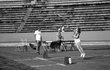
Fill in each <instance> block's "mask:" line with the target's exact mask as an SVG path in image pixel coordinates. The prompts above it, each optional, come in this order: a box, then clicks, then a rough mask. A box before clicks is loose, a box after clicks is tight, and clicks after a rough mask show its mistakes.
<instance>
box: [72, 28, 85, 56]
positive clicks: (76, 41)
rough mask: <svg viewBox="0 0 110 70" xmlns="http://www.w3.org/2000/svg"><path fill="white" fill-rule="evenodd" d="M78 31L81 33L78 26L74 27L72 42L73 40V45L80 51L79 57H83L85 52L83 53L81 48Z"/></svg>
mask: <svg viewBox="0 0 110 70" xmlns="http://www.w3.org/2000/svg"><path fill="white" fill-rule="evenodd" d="M80 33H81V30H80V28H79V27H77V28H76V29H75V32H74V42H75V45H76V47H77V49H78V50H79V52H80V53H81V55H80V57H82V58H84V57H85V53H84V50H83V48H82V47H81V41H80Z"/></svg>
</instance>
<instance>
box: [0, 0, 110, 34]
mask: <svg viewBox="0 0 110 70" xmlns="http://www.w3.org/2000/svg"><path fill="white" fill-rule="evenodd" d="M49 1H50V2H48V4H47V1H46V2H44V1H43V2H38V3H36V5H33V6H28V5H27V6H26V3H24V2H23V1H10V2H0V33H15V32H20V33H31V32H34V31H35V30H36V28H37V27H41V30H42V31H43V32H56V31H57V28H58V27H60V26H62V25H64V26H66V27H67V28H66V29H65V31H66V32H70V31H71V30H72V29H73V28H74V27H76V26H78V25H79V26H80V27H81V30H82V31H105V30H106V31H107V30H110V20H109V19H110V16H109V14H110V1H86V2H81V1H80V2H76V1H72V0H70V1H68V2H67V1H64V2H63V1H62V2H58V1H55V0H49ZM29 8H33V9H32V11H30V13H29V12H28V14H27V11H28V9H29ZM27 16H28V18H25V17H27ZM24 23H25V24H24ZM19 28H20V30H19Z"/></svg>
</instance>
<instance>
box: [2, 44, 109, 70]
mask: <svg viewBox="0 0 110 70" xmlns="http://www.w3.org/2000/svg"><path fill="white" fill-rule="evenodd" d="M82 47H83V48H84V51H85V53H86V57H85V59H81V58H80V57H79V56H80V53H79V52H78V51H77V50H76V51H64V52H56V53H55V52H49V53H48V56H49V58H47V59H45V58H43V56H42V55H38V54H37V53H36V52H35V51H34V50H32V49H31V48H28V49H29V50H28V52H19V51H17V49H16V48H15V47H0V68H1V69H3V68H4V69H3V70H35V69H36V70H110V46H105V45H98V46H95V45H94V46H82ZM41 52H43V50H41ZM65 57H71V58H72V64H70V65H65V64H64V58H65Z"/></svg>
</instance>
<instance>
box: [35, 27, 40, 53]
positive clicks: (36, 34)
mask: <svg viewBox="0 0 110 70" xmlns="http://www.w3.org/2000/svg"><path fill="white" fill-rule="evenodd" d="M34 35H35V39H36V43H37V47H38V48H37V47H36V48H37V49H36V51H37V53H38V54H40V47H41V42H42V35H41V31H40V28H38V30H36V31H35V32H34Z"/></svg>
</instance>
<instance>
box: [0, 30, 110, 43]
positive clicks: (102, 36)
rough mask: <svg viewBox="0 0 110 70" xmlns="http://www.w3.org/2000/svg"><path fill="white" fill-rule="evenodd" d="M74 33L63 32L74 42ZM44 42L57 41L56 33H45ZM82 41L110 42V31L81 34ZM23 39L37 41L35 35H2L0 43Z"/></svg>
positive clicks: (66, 38) (65, 36) (0, 35)
mask: <svg viewBox="0 0 110 70" xmlns="http://www.w3.org/2000/svg"><path fill="white" fill-rule="evenodd" d="M72 34H73V33H72V32H63V33H62V35H63V36H64V38H65V40H72ZM42 35H43V40H44V41H55V40H56V32H43V33H42ZM80 38H81V40H82V41H110V31H84V32H82V33H81V37H80ZM21 39H27V40H28V41H31V42H32V41H35V39H34V34H33V33H1V34H0V42H1V43H3V42H9V43H11V42H19V41H21Z"/></svg>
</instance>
